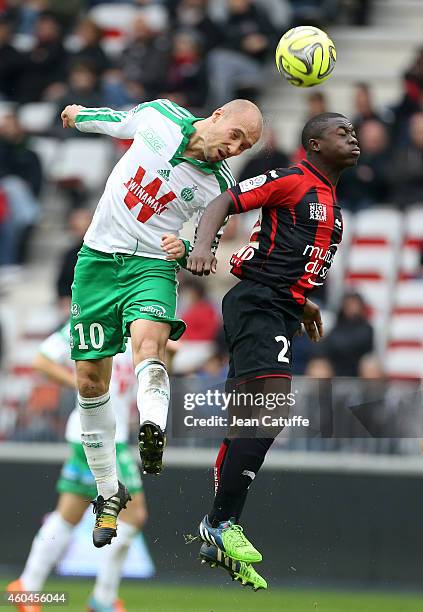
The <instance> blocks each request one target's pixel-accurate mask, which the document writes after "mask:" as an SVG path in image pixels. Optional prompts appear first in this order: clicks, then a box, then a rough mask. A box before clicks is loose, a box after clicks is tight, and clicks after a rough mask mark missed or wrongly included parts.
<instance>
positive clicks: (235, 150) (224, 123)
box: [203, 99, 263, 162]
mask: <svg viewBox="0 0 423 612" xmlns="http://www.w3.org/2000/svg"><path fill="white" fill-rule="evenodd" d="M262 131H263V117H262V114H261V112H260V109H259V108H258V106H256V105H255V104H254V103H253V102H250V101H249V100H242V99H239V100H232V101H231V102H227V104H224V105H223V106H221V107H219V108H217V109H216V110H215V111H214V112H213V114H212V115H211V117H209V119H208V120H207V129H206V130H205V131H204V134H203V137H204V156H205V159H206V160H207V161H210V162H218V161H222V160H223V159H228V158H229V157H234V156H236V155H240V154H241V153H242V152H243V151H245V150H246V149H250V148H251V147H252V146H253V145H254V144H255V143H256V142H257V141H258V140H259V139H260V136H261V134H262Z"/></svg>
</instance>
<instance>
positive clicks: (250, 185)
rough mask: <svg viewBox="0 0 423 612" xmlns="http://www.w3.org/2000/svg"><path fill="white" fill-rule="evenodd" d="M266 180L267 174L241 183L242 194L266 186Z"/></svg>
mask: <svg viewBox="0 0 423 612" xmlns="http://www.w3.org/2000/svg"><path fill="white" fill-rule="evenodd" d="M266 180H267V176H266V175H265V174H259V175H258V176H254V177H253V178H249V179H246V180H245V181H241V182H240V183H239V188H240V190H241V192H242V193H245V192H246V191H251V189H255V188H256V187H261V186H262V185H264V184H265V182H266Z"/></svg>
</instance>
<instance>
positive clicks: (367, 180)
mask: <svg viewBox="0 0 423 612" xmlns="http://www.w3.org/2000/svg"><path fill="white" fill-rule="evenodd" d="M360 148H361V155H360V160H359V162H358V165H357V166H355V167H354V168H351V169H349V170H348V172H345V174H344V175H343V176H341V178H340V180H339V183H338V185H337V188H336V193H337V196H338V200H339V201H340V202H341V203H342V205H343V206H345V207H346V208H348V209H350V210H352V211H357V210H360V209H361V208H368V207H369V206H374V205H375V204H382V203H386V202H389V201H390V198H391V194H390V191H389V179H388V172H389V169H388V162H389V135H388V131H387V129H386V127H385V126H384V124H383V123H381V122H380V121H378V120H375V119H371V120H367V121H366V122H365V123H363V124H362V127H361V131H360Z"/></svg>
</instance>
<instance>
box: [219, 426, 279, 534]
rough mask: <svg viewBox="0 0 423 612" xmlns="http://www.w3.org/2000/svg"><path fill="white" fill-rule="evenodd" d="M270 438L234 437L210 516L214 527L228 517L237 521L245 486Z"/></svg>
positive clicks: (266, 449) (255, 469)
mask: <svg viewBox="0 0 423 612" xmlns="http://www.w3.org/2000/svg"><path fill="white" fill-rule="evenodd" d="M272 442H273V438H236V439H234V440H231V443H230V445H229V447H228V450H227V451H226V454H225V458H224V462H223V464H222V469H221V473H220V482H219V486H218V489H217V492H216V496H215V499H214V503H213V508H212V510H211V512H210V513H209V521H210V522H211V524H212V525H213V526H214V527H215V526H216V525H218V524H219V523H220V522H222V521H225V520H228V519H230V518H235V519H236V520H237V519H238V518H239V515H240V514H241V511H242V509H243V506H244V503H245V500H246V497H247V492H248V487H249V486H250V484H251V483H252V481H253V480H254V478H255V476H256V474H257V473H258V471H259V469H260V468H261V466H262V464H263V461H264V458H265V456H266V453H267V451H268V450H269V448H270V446H271V445H272Z"/></svg>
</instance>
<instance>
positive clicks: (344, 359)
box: [317, 293, 373, 376]
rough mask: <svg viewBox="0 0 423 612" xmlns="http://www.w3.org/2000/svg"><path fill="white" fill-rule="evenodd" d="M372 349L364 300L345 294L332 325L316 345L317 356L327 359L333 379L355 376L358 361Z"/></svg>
mask: <svg viewBox="0 0 423 612" xmlns="http://www.w3.org/2000/svg"><path fill="white" fill-rule="evenodd" d="M372 349H373V328H372V326H371V325H370V323H369V322H368V321H367V317H366V305H365V303H364V301H363V298H362V297H361V296H360V295H359V294H358V293H347V294H346V295H345V296H344V298H343V300H342V304H341V308H340V310H339V313H338V320H337V322H336V324H335V326H334V327H333V328H332V330H331V331H330V332H329V334H328V335H327V336H326V338H324V339H323V340H322V341H321V342H320V343H319V346H318V349H317V350H318V354H319V356H323V357H327V358H328V359H329V360H330V362H331V363H332V366H333V368H334V371H335V375H336V376H357V375H358V364H359V362H360V359H361V358H362V357H363V355H366V353H369V352H370V351H371V350H372Z"/></svg>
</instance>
